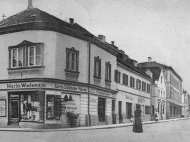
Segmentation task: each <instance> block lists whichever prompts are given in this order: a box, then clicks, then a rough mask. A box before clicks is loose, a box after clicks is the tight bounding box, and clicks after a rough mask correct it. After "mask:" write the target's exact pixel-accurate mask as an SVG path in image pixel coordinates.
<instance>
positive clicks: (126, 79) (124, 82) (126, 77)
mask: <svg viewBox="0 0 190 142" xmlns="http://www.w3.org/2000/svg"><path fill="white" fill-rule="evenodd" d="M123 84H124V85H128V75H126V74H125V73H123Z"/></svg>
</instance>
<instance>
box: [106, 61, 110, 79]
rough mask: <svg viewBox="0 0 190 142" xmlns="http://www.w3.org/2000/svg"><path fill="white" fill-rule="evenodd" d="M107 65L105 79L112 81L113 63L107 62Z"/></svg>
mask: <svg viewBox="0 0 190 142" xmlns="http://www.w3.org/2000/svg"><path fill="white" fill-rule="evenodd" d="M105 66H106V70H105V80H106V81H109V82H110V81H111V64H110V62H106V64H105Z"/></svg>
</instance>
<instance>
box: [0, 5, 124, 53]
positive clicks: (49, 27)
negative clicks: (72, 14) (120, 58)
mask: <svg viewBox="0 0 190 142" xmlns="http://www.w3.org/2000/svg"><path fill="white" fill-rule="evenodd" d="M27 30H46V31H55V32H58V33H62V34H65V35H68V36H72V37H75V38H78V39H81V40H85V41H87V42H91V43H93V44H95V45H96V46H98V47H100V48H102V49H103V50H105V51H107V52H109V53H111V54H113V55H115V56H117V54H118V53H119V52H120V51H119V50H118V49H117V48H114V47H113V46H111V45H110V44H108V43H106V42H105V43H104V42H102V41H100V40H99V39H98V38H97V37H96V36H94V35H93V34H91V33H90V32H89V31H88V30H86V29H85V28H83V27H82V26H80V25H79V24H77V23H73V24H70V23H68V22H66V21H63V20H61V19H59V18H57V17H55V16H53V15H51V14H48V13H46V12H44V11H42V10H40V9H38V8H31V9H29V10H24V11H22V12H20V13H17V14H15V15H13V16H10V17H8V18H6V19H5V20H2V21H0V35H2V34H7V33H14V32H20V31H27ZM92 38H93V40H92Z"/></svg>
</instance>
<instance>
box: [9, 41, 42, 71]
mask: <svg viewBox="0 0 190 142" xmlns="http://www.w3.org/2000/svg"><path fill="white" fill-rule="evenodd" d="M8 49H9V68H24V67H32V66H42V65H43V43H32V42H29V41H23V42H22V43H20V44H18V45H16V46H9V48H8Z"/></svg>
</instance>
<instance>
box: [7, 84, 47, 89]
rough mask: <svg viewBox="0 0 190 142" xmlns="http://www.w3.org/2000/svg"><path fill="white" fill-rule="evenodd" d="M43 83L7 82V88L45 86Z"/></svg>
mask: <svg viewBox="0 0 190 142" xmlns="http://www.w3.org/2000/svg"><path fill="white" fill-rule="evenodd" d="M45 87H46V84H44V83H8V84H7V89H17V88H45Z"/></svg>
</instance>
